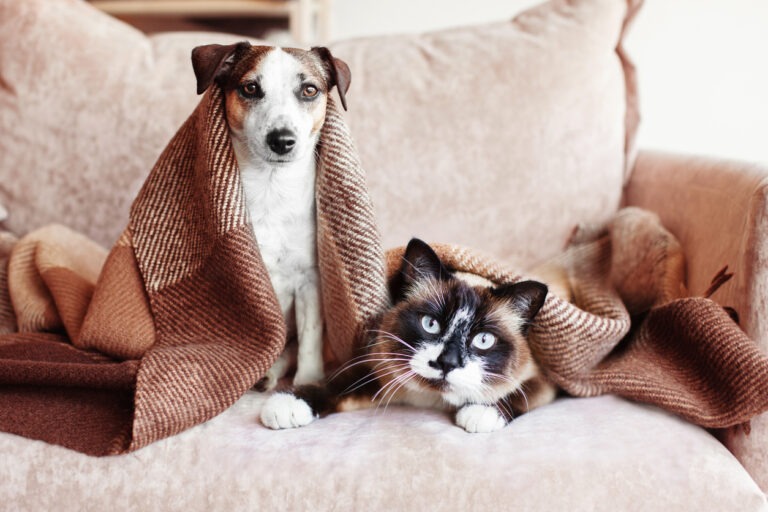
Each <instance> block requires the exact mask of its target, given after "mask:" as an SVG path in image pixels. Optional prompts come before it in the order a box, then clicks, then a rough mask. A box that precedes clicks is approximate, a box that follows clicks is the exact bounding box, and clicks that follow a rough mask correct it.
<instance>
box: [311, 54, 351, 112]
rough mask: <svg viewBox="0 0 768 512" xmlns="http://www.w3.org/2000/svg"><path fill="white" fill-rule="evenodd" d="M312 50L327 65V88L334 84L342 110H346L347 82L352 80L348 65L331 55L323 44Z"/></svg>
mask: <svg viewBox="0 0 768 512" xmlns="http://www.w3.org/2000/svg"><path fill="white" fill-rule="evenodd" d="M312 51H313V52H314V53H316V54H317V55H318V56H319V57H320V59H321V60H322V61H323V63H324V64H325V65H326V66H327V69H328V75H329V76H330V82H329V84H328V88H329V90H330V88H331V87H333V86H334V85H335V86H336V90H337V91H338V92H339V99H340V100H341V106H342V107H344V110H347V98H346V94H347V91H348V90H349V84H350V83H351V82H352V74H351V73H350V72H349V66H347V63H346V62H344V61H343V60H341V59H337V58H336V57H334V56H333V55H331V50H329V49H328V48H326V47H325V46H315V47H314V48H312Z"/></svg>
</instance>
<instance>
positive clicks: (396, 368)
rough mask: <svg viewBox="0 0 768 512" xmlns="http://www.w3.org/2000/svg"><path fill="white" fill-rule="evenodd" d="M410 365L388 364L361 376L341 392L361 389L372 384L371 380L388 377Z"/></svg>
mask: <svg viewBox="0 0 768 512" xmlns="http://www.w3.org/2000/svg"><path fill="white" fill-rule="evenodd" d="M409 366H410V364H408V363H404V364H399V365H397V366H392V365H389V366H386V367H384V368H381V369H378V370H374V371H372V372H371V373H368V374H366V375H365V376H364V377H361V378H359V379H357V380H356V381H355V382H353V383H352V384H350V385H349V386H348V387H347V389H345V390H344V391H342V392H341V394H342V395H345V394H348V393H352V392H354V391H355V390H357V389H360V388H361V387H363V386H365V385H366V384H370V383H371V382H374V381H376V380H379V379H381V378H382V377H387V376H389V375H392V374H395V373H398V372H401V371H403V370H405V369H406V368H408V367H409ZM387 370H389V371H387ZM385 371H386V373H379V372H385ZM360 381H365V382H362V383H360ZM350 388H352V389H350Z"/></svg>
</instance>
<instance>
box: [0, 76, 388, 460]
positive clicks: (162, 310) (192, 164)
mask: <svg viewBox="0 0 768 512" xmlns="http://www.w3.org/2000/svg"><path fill="white" fill-rule="evenodd" d="M223 108H224V106H223V101H222V93H221V90H220V88H219V87H218V86H215V87H211V88H210V89H209V91H208V92H207V93H206V94H205V96H203V98H202V100H201V102H200V104H199V105H198V107H197V108H196V110H195V111H194V112H193V113H192V114H191V116H190V117H189V119H188V120H187V121H186V122H185V124H184V125H183V126H182V127H181V128H180V129H179V131H178V132H177V133H176V135H175V136H174V137H173V139H172V140H171V141H170V143H169V144H168V146H167V147H166V149H165V150H164V152H163V154H162V155H161V156H160V158H159V160H158V162H157V164H156V165H155V167H154V169H153V170H152V172H151V173H150V175H149V177H148V178H147V180H146V182H145V184H144V186H143V188H142V189H141V191H140V192H139V195H138V197H137V198H136V200H135V202H134V203H133V205H132V208H131V211H130V217H129V221H128V225H127V227H126V229H125V230H124V232H123V234H122V236H121V237H120V238H119V240H118V241H117V242H116V244H115V246H114V247H113V248H112V250H111V251H110V252H109V254H108V255H107V254H105V251H104V250H103V249H101V248H99V247H98V246H96V245H95V244H93V243H92V242H90V241H88V240H86V239H85V238H84V237H82V236H81V235H78V234H76V233H73V232H71V231H69V230H67V229H66V228H64V227H61V226H51V227H47V228H43V229H41V230H39V231H37V232H34V233H32V234H30V235H28V236H26V237H25V238H23V239H22V240H21V241H20V242H19V243H17V244H15V246H13V250H12V252H11V253H10V261H9V264H8V266H7V276H2V278H0V284H2V282H3V281H4V280H5V279H6V278H7V281H8V289H9V291H10V296H9V297H5V298H4V297H3V295H5V290H3V292H2V295H0V314H4V315H3V316H4V318H2V319H0V324H2V325H3V326H4V327H0V332H4V331H5V332H9V331H11V332H12V331H15V330H16V329H15V326H17V327H18V332H17V333H12V334H5V335H3V336H1V337H0V385H1V386H2V387H1V388H0V429H2V430H5V431H8V432H12V433H16V434H19V435H23V436H28V437H32V438H37V439H42V440H45V441H48V442H53V443H57V444H61V445H63V446H66V447H69V448H73V449H76V450H80V451H83V452H86V453H89V454H94V455H105V454H113V453H122V452H125V451H131V450H135V449H138V448H141V447H142V446H145V445H147V444H149V443H151V442H153V441H155V440H158V439H161V438H163V437H167V436H169V435H172V434H175V433H177V432H180V431H182V430H184V429H186V428H188V427H190V426H192V425H195V424H198V423H201V422H203V421H205V420H207V419H209V418H211V417H213V416H215V415H217V414H218V413H220V412H222V411H223V410H225V409H226V408H227V407H229V406H230V405H231V404H232V403H233V402H234V401H235V400H236V399H237V398H238V397H239V396H241V395H242V394H243V393H244V392H245V391H246V390H248V389H249V388H250V387H251V386H253V385H254V383H256V382H257V381H258V380H259V378H260V377H261V376H263V375H264V374H265V372H266V371H267V369H268V368H269V367H270V366H271V364H272V362H273V361H274V360H275V359H276V357H277V356H278V355H279V353H280V351H281V350H282V349H283V347H284V344H285V331H286V329H285V325H284V320H283V317H282V314H281V311H280V307H279V305H278V302H277V298H276V296H275V294H274V291H273V289H272V286H271V283H270V281H269V276H268V274H267V272H266V269H265V267H264V265H263V263H262V261H261V258H260V255H259V251H258V246H257V242H256V240H255V239H254V235H253V231H252V229H251V227H250V223H249V222H250V221H249V219H248V216H247V214H246V208H245V204H244V199H243V192H242V187H241V184H240V173H239V172H238V169H237V163H236V160H235V158H234V155H233V152H232V148H231V144H230V137H229V131H228V127H227V125H226V120H225V116H224V113H223ZM316 190H317V192H316V194H317V223H318V257H319V266H320V277H321V285H322V289H323V309H324V316H325V341H324V343H325V344H324V347H325V349H326V351H327V357H328V358H331V359H338V360H344V359H346V358H347V357H348V355H349V353H350V351H351V349H352V344H353V341H354V340H355V339H357V338H358V337H359V334H360V332H361V331H362V330H364V329H365V327H366V325H367V322H369V321H370V320H371V318H373V316H374V315H375V314H376V313H377V312H378V311H380V310H381V308H382V306H383V304H384V300H385V296H386V294H385V290H384V284H383V283H384V277H383V276H384V260H383V251H382V249H381V245H380V242H379V237H378V232H377V230H376V227H375V223H374V215H373V209H372V207H371V204H370V201H369V199H368V194H367V190H366V186H365V180H364V174H363V171H362V168H361V166H360V164H359V161H358V159H357V156H356V152H355V150H354V148H353V146H352V143H351V138H350V137H349V133H348V131H347V128H346V125H345V123H344V120H343V118H342V116H341V114H340V113H339V111H338V109H337V107H336V105H335V103H334V102H333V101H332V100H331V99H330V98H329V100H328V106H327V113H326V120H325V123H324V125H323V127H322V129H321V134H320V142H319V157H318V167H317V187H316ZM8 245H12V244H9V243H5V244H4V246H5V247H7V246H8ZM102 265H103V268H102ZM3 271H5V265H3ZM3 273H5V272H3ZM9 300H10V301H11V302H12V304H13V311H15V315H11V314H9V313H10V308H8V301H9ZM62 333H63V334H62Z"/></svg>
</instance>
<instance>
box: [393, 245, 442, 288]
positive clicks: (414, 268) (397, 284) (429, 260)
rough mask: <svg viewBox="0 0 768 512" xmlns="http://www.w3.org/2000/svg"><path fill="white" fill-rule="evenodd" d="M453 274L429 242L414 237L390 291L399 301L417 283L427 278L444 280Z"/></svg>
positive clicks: (406, 250)
mask: <svg viewBox="0 0 768 512" xmlns="http://www.w3.org/2000/svg"><path fill="white" fill-rule="evenodd" d="M451 276H452V273H451V271H450V270H448V268H447V267H446V266H445V265H443V262H442V261H440V257H439V256H438V255H437V253H435V251H434V250H433V249H432V248H431V247H430V246H429V244H427V243H426V242H424V241H422V240H419V239H418V238H412V239H411V241H410V242H408V246H407V247H406V248H405V253H404V254H403V261H402V263H401V264H400V271H399V272H398V274H397V275H396V276H395V278H394V279H393V280H392V283H391V286H390V292H391V293H392V296H393V298H394V299H395V302H397V301H398V300H400V299H402V298H403V297H404V296H405V294H406V293H407V291H408V289H409V288H410V287H411V286H413V285H414V284H416V283H419V282H421V281H424V280H426V279H436V280H440V281H444V280H447V279H450V278H451Z"/></svg>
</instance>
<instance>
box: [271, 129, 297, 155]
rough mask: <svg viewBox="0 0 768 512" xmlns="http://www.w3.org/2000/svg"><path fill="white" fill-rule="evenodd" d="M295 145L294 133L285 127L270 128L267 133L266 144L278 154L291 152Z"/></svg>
mask: <svg viewBox="0 0 768 512" xmlns="http://www.w3.org/2000/svg"><path fill="white" fill-rule="evenodd" d="M295 145H296V134H295V133H293V132H292V131H291V130H289V129H287V128H280V129H279V130H272V131H271V132H269V133H268V134H267V146H269V149H271V150H272V151H274V152H275V153H277V154H278V155H285V154H288V153H290V152H291V150H292V149H293V147H294V146H295Z"/></svg>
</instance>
